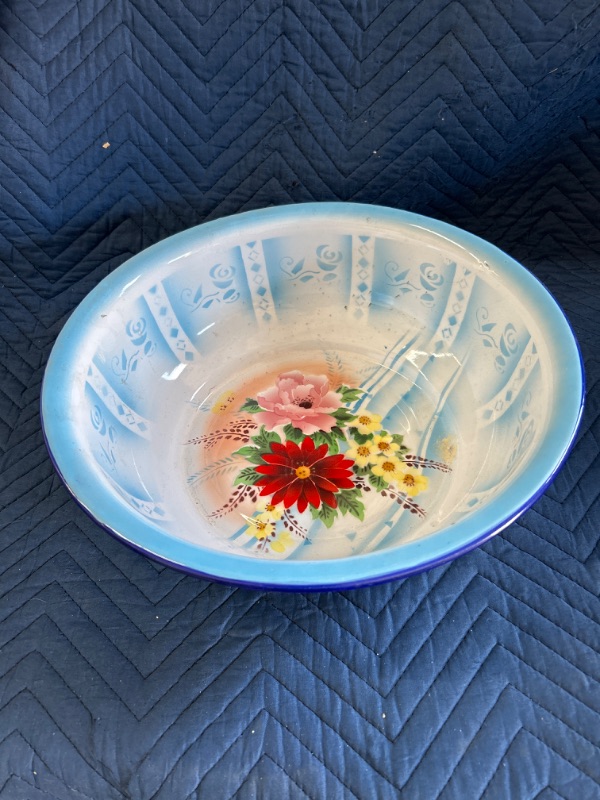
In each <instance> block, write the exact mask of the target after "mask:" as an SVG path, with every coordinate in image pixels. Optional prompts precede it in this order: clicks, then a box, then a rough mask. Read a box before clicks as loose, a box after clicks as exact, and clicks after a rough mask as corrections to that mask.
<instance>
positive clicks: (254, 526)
mask: <svg viewBox="0 0 600 800" xmlns="http://www.w3.org/2000/svg"><path fill="white" fill-rule="evenodd" d="M246 522H247V523H248V527H247V528H246V530H245V531H244V533H247V534H248V536H254V537H255V538H256V539H268V538H269V536H273V534H274V533H275V523H274V522H265V521H264V520H261V519H258V518H257V517H246Z"/></svg>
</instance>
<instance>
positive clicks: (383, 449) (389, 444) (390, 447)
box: [373, 436, 400, 456]
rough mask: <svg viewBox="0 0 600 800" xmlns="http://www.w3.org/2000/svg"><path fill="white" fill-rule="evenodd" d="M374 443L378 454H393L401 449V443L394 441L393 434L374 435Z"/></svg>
mask: <svg viewBox="0 0 600 800" xmlns="http://www.w3.org/2000/svg"><path fill="white" fill-rule="evenodd" d="M373 445H374V446H375V450H376V452H377V455H382V456H391V455H392V454H393V453H395V452H396V450H399V449H400V445H398V444H396V443H395V442H393V441H392V437H391V436H374V437H373Z"/></svg>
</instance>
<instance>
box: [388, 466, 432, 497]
mask: <svg viewBox="0 0 600 800" xmlns="http://www.w3.org/2000/svg"><path fill="white" fill-rule="evenodd" d="M395 481H396V483H397V485H398V489H399V490H400V491H401V492H404V494H407V495H408V496H409V497H416V496H417V495H418V494H419V492H424V491H425V490H426V489H427V485H428V483H429V478H426V477H425V476H424V475H421V473H420V472H417V470H416V469H411V468H410V467H404V469H402V470H401V471H400V472H399V474H398V475H397V476H396V478H395Z"/></svg>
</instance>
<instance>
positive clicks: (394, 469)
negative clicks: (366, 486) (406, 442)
mask: <svg viewBox="0 0 600 800" xmlns="http://www.w3.org/2000/svg"><path fill="white" fill-rule="evenodd" d="M371 472H372V473H373V475H377V476H378V477H379V478H383V479H384V481H386V482H387V483H392V481H397V480H398V476H399V475H400V474H401V472H402V462H401V461H400V459H399V458H396V456H394V455H391V456H378V458H377V463H376V464H375V465H374V466H373V467H371Z"/></svg>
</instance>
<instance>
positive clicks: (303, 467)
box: [256, 436, 355, 513]
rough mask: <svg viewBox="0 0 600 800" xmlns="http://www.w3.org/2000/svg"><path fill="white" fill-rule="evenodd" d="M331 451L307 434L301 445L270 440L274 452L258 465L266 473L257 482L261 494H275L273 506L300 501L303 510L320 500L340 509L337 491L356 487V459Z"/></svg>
mask: <svg viewBox="0 0 600 800" xmlns="http://www.w3.org/2000/svg"><path fill="white" fill-rule="evenodd" d="M328 450H329V447H328V446H327V445H326V444H322V445H320V446H319V447H315V443H314V442H313V440H312V439H311V438H310V437H308V436H307V437H306V438H305V439H304V440H303V441H302V444H301V446H300V447H298V445H297V444H296V443H295V442H285V444H280V443H279V442H271V452H270V453H265V454H264V455H263V456H262V459H263V461H264V462H266V463H265V464H264V465H263V464H261V465H260V466H258V467H256V471H257V472H260V474H261V475H263V476H264V477H262V478H259V480H258V481H257V482H256V485H257V486H262V487H263V488H262V491H261V495H263V496H264V495H269V494H272V495H273V499H272V503H273V505H277V504H278V503H283V505H284V506H285V507H286V508H290V507H291V506H293V505H294V503H296V502H297V503H298V511H299V512H300V513H302V512H303V511H305V510H306V507H307V506H308V504H309V503H310V505H311V506H313V507H314V508H319V507H320V505H321V502H323V503H325V504H326V505H328V506H331V508H337V500H336V498H335V494H336V492H339V491H340V489H354V486H355V484H354V482H353V481H352V470H351V468H352V466H353V464H354V461H351V460H350V459H347V458H344V456H343V455H342V454H341V453H340V454H338V455H335V456H328V455H327V451H328Z"/></svg>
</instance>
